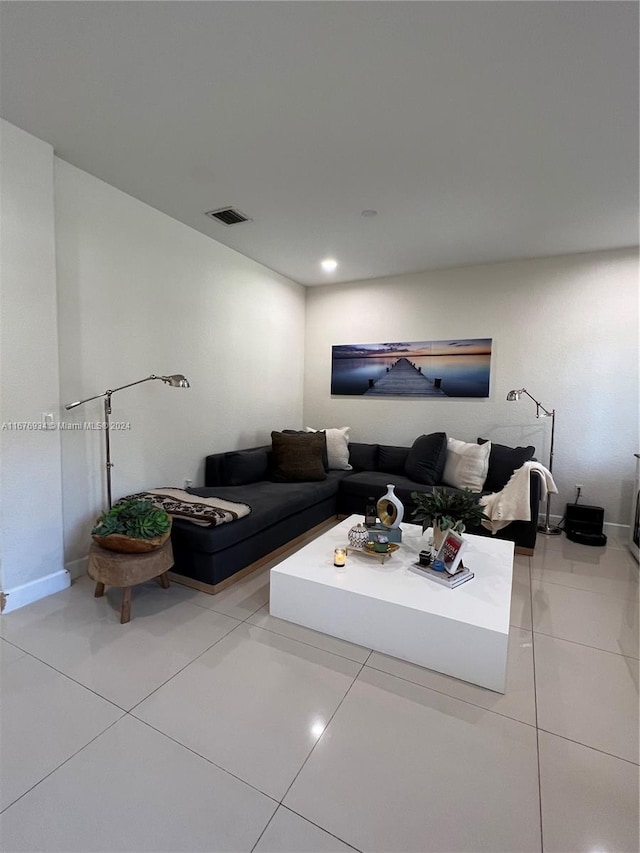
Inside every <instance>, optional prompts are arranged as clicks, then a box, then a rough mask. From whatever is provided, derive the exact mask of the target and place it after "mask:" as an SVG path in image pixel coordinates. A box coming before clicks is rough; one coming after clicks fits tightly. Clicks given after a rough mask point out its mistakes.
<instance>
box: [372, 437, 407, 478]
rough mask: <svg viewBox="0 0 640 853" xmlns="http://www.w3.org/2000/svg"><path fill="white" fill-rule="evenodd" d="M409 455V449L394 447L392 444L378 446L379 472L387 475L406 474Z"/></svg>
mask: <svg viewBox="0 0 640 853" xmlns="http://www.w3.org/2000/svg"><path fill="white" fill-rule="evenodd" d="M408 455H409V448H408V447H394V446H393V445H391V444H380V445H379V446H378V471H384V472H385V473H386V474H404V463H405V462H406V461H407V456H408Z"/></svg>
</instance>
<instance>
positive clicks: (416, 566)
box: [410, 563, 474, 589]
mask: <svg viewBox="0 0 640 853" xmlns="http://www.w3.org/2000/svg"><path fill="white" fill-rule="evenodd" d="M410 568H411V569H412V571H414V572H417V574H419V575H424V576H425V577H427V578H431V579H432V580H434V581H436V582H437V583H439V584H442V586H448V587H449V589H455V587H457V586H460V584H463V583H466V582H467V581H470V580H471V578H472V577H474V573H473V572H472V571H471V570H470V569H459V570H458V571H457V572H456V573H455V574H453V575H450V574H449V573H448V572H446V571H444V572H437V571H435V569H432V568H431V566H421V565H420V563H413V565H412V566H410Z"/></svg>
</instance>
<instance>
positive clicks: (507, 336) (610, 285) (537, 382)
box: [304, 250, 640, 524]
mask: <svg viewBox="0 0 640 853" xmlns="http://www.w3.org/2000/svg"><path fill="white" fill-rule="evenodd" d="M306 323H307V333H306V344H305V347H306V349H305V352H306V355H305V386H304V387H305V408H304V421H305V424H306V425H309V426H319V427H322V426H344V425H349V426H351V427H352V433H351V435H352V438H353V440H356V441H376V442H380V443H386V444H404V445H409V444H411V443H412V441H413V440H414V439H415V438H416V436H418V435H420V434H422V433H429V432H433V431H436V430H444V431H446V433H447V434H448V435H450V436H453V437H455V438H460V439H463V440H466V441H475V440H476V438H477V437H478V436H483V437H487V438H490V439H493V440H494V441H497V442H499V443H501V444H508V445H527V444H533V445H535V447H536V449H537V457H538V458H539V459H540V461H542V462H544V463H545V464H546V462H547V461H548V454H549V438H550V426H551V425H550V422H549V421H548V420H546V419H540V420H536V417H535V405H534V404H533V403H532V402H531V401H530V400H528V399H526V398H524V397H523V399H522V400H521V401H520V402H519V403H508V402H506V399H505V397H506V394H507V391H509V390H510V389H512V388H520V387H523V386H524V387H526V388H527V389H528V390H529V391H530V393H532V394H533V396H534V397H536V398H537V399H538V400H540V401H541V402H542V403H543V405H544V406H546V407H547V408H548V409H552V408H554V407H555V408H556V410H557V415H556V443H555V460H554V476H555V479H556V482H557V484H558V488H559V490H560V494H559V496H558V497H555V498H554V499H553V502H552V513H557V514H558V515H561V514H562V513H563V512H564V506H565V504H566V503H567V502H568V501H572V500H573V499H574V496H575V492H574V485H575V483H582V484H584V486H585V488H584V490H583V494H582V501H583V502H584V503H588V504H596V505H599V506H604V508H605V520H606V521H607V522H613V523H621V524H628V523H629V517H630V507H631V491H632V482H633V471H634V464H633V463H634V458H633V454H634V453H637V452H638V449H639V446H640V440H639V434H638V414H639V410H638V255H637V252H636V251H634V250H621V251H610V252H598V253H592V254H584V255H573V256H564V257H560V258H549V259H540V260H531V261H517V262H510V263H504V264H493V265H487V266H474V267H465V268H458V269H448V270H442V271H433V272H424V273H420V274H414V275H405V276H397V277H389V278H382V279H376V280H373V281H368V282H357V283H353V284H348V285H335V286H326V287H314V288H310V289H309V291H308V296H307V321H306ZM457 337H460V338H474V337H491V338H493V357H492V364H491V392H490V394H491V395H490V397H489V398H487V399H482V400H477V399H467V400H464V399H439V398H431V399H425V400H422V401H416V400H410V399H405V400H403V399H401V398H393V399H384V398H367V397H338V396H335V397H332V396H331V391H330V373H331V347H332V345H334V344H346V343H357V344H361V343H375V342H380V341H403V340H406V341H416V340H419V341H420V340H438V339H443V340H446V339H452V338H457Z"/></svg>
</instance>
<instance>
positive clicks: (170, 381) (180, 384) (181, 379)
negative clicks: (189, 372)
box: [160, 373, 191, 388]
mask: <svg viewBox="0 0 640 853" xmlns="http://www.w3.org/2000/svg"><path fill="white" fill-rule="evenodd" d="M160 379H162V381H163V382H166V383H167V385H170V386H171V387H172V388H190V387H191V386H190V385H189V380H188V379H187V377H186V376H183V375H182V373H174V374H172V375H171V376H161V377H160Z"/></svg>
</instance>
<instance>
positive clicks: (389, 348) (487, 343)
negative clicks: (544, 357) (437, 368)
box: [333, 338, 492, 358]
mask: <svg viewBox="0 0 640 853" xmlns="http://www.w3.org/2000/svg"><path fill="white" fill-rule="evenodd" d="M491 341H492V339H491V338H456V339H454V340H448V341H400V342H397V341H396V342H389V343H378V344H340V345H337V346H334V347H333V357H334V358H367V357H376V358H381V357H387V358H388V357H398V358H399V357H401V356H406V357H407V358H420V357H421V356H422V357H428V356H438V355H447V356H455V355H489V354H490V353H491Z"/></svg>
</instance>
